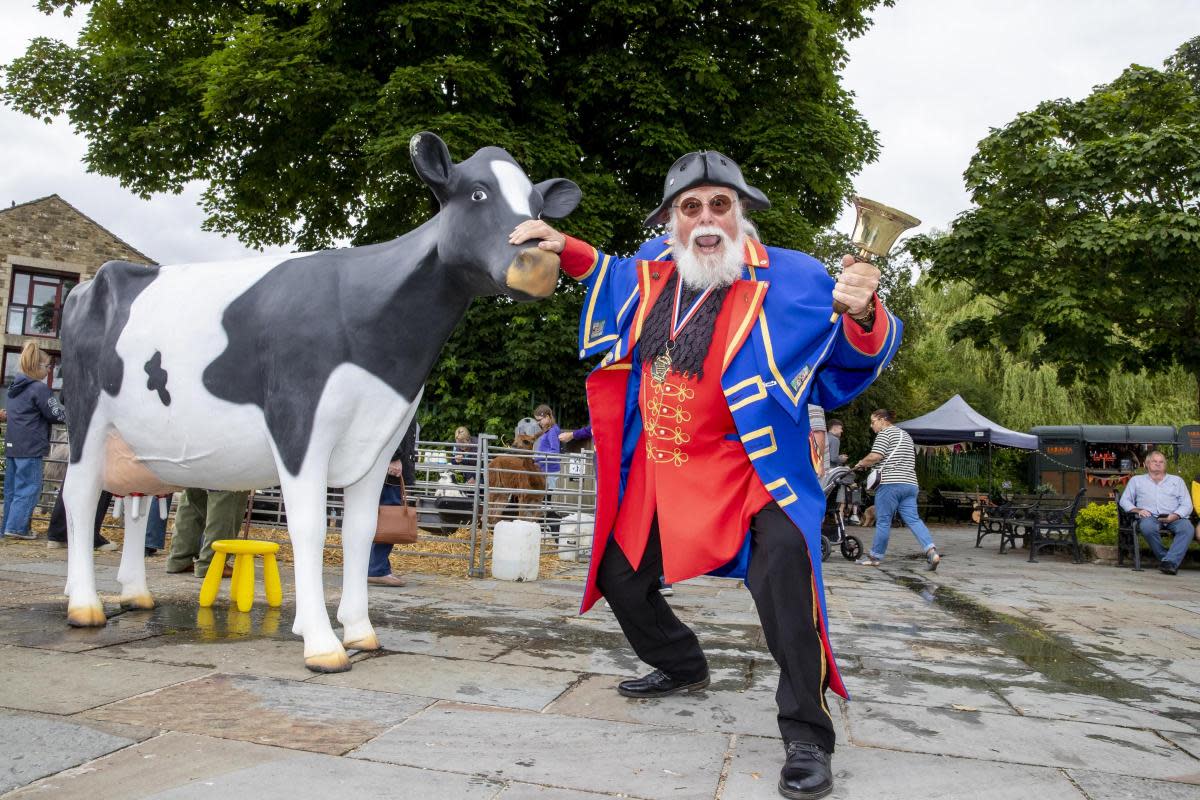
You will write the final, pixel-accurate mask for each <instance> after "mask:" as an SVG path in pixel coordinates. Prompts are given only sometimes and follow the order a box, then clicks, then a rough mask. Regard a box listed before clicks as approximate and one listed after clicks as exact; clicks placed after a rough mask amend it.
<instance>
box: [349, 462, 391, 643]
mask: <svg viewBox="0 0 1200 800" xmlns="http://www.w3.org/2000/svg"><path fill="white" fill-rule="evenodd" d="M394 449H395V447H394V446H389V447H387V448H385V449H384V454H383V457H382V458H383V460H382V461H381V462H380V463H379V464H377V465H376V467H375V468H373V469H372V470H371V471H370V472H368V473H367V477H365V478H363V479H362V480H360V481H358V482H357V483H355V484H353V485H351V486H347V487H346V489H345V500H346V516H345V518H344V519H343V520H342V602H341V604H340V605H339V606H338V612H337V618H338V622H340V623H342V625H343V626H344V628H345V630H344V632H343V635H342V643H343V644H344V645H345V646H346V647H347V648H348V649H351V650H378V649H379V639H378V637H376V636H375V629H374V628H373V627H371V620H370V617H369V616H368V614H367V562H368V561H369V560H370V556H371V542H372V540H373V539H374V538H375V523H376V521H377V519H378V516H379V492H380V489H381V488H382V487H383V476H384V474H385V473H386V472H387V464H388V462H387V459H388V458H389V457H390V456H391V454H392V451H393V450H394Z"/></svg>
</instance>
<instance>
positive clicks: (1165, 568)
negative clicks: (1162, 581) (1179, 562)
mask: <svg viewBox="0 0 1200 800" xmlns="http://www.w3.org/2000/svg"><path fill="white" fill-rule="evenodd" d="M1158 570H1159V572H1161V573H1163V574H1164V575H1174V574H1175V573H1177V572H1179V567H1177V566H1175V565H1174V564H1172V563H1171V562H1170V561H1167V560H1166V559H1163V562H1162V563H1161V564H1159V565H1158Z"/></svg>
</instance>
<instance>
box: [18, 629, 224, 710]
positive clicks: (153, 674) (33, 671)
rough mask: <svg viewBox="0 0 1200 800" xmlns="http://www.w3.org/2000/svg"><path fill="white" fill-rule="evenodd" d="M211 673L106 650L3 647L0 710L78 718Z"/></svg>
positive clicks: (201, 669) (205, 669)
mask: <svg viewBox="0 0 1200 800" xmlns="http://www.w3.org/2000/svg"><path fill="white" fill-rule="evenodd" d="M208 672H211V670H209V669H207V668H204V667H185V666H174V665H165V664H149V663H145V662H141V661H130V660H125V659H120V658H114V657H113V656H111V655H108V654H107V653H105V652H104V651H103V650H95V651H89V652H85V653H60V652H55V651H52V650H38V649H34V648H29V647H12V646H6V647H0V674H3V675H4V680H3V681H0V707H3V708H10V709H21V710H25V711H41V712H45V713H50V714H75V713H78V712H81V711H86V710H87V709H90V708H95V707H96V706H100V705H104V704H106V703H111V702H114V701H117V700H123V699H125V698H127V697H132V696H134V695H139V694H142V693H143V692H148V691H153V690H155V689H160V688H162V687H164V686H170V685H173V684H176V683H182V682H184V681H188V680H191V679H193V678H197V677H199V676H201V675H204V674H207V673H208Z"/></svg>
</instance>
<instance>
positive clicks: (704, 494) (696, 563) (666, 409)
mask: <svg viewBox="0 0 1200 800" xmlns="http://www.w3.org/2000/svg"><path fill="white" fill-rule="evenodd" d="M733 297H734V293H733V292H729V293H727V294H726V296H725V300H724V303H723V304H722V306H721V311H720V313H719V314H718V315H717V320H716V324H715V327H714V330H713V336H712V345H711V346H710V347H709V349H708V354H707V355H706V356H705V357H704V377H703V378H702V379H700V380H696V378H695V376H688V377H686V378H685V377H683V376H682V375H679V374H678V373H676V372H669V373H668V374H667V376H666V379H665V380H663V381H662V382H661V383H660V382H658V381H656V380H654V379H653V377H652V376H651V372H650V370H651V362H652V361H653V358H654V356H656V355H658V354H657V353H643V354H642V381H641V391H640V392H639V395H638V408H639V411H640V412H641V417H642V423H643V432H642V435H641V437H640V438H639V440H638V444H637V449H636V451H635V456H634V458H633V461H632V463H631V464H630V468H629V476H628V478H627V480H626V484H625V495H624V497H623V498H622V501H621V507H620V509H619V510H618V511H617V520H616V524H615V526H614V536H615V539H616V541H617V543H618V544H619V545H620V546H621V550H622V552H624V553H625V556H626V558H628V559H629V562H630V564H632V565H633V566H634V568H635V569H636V568H637V566H638V564H640V563H641V560H642V555H643V554H644V552H645V549H646V542H647V539H648V538H649V535H650V524H651V522H652V521H653V519H654V515H655V513H657V514H658V530H659V536H660V541H661V542H662V553H663V573H664V575H665V577H666V580H667V582H668V583H671V582H674V581H678V580H684V579H686V578H691V577H695V576H696V575H703V574H704V573H706V572H708V571H710V570H713V569H716V568H718V567H720V566H722V565H724V564H725V563H726V562H728V561H729V560H730V559H732V558H733V557H734V556H735V555H736V554H737V551H738V549H739V548H740V547H741V546H742V541H743V539H744V537H745V535H746V531H747V530H748V529H749V527H750V518H751V517H752V516H754V514H756V513H758V511H760V510H761V509H762V507H763V506H765V505H766V504H767V503H769V502H771V495H770V494H769V493H768V492H767V490H766V488H764V487H763V484H762V481H761V480H759V478H758V475H757V474H756V473H755V471H754V467H753V466H752V465H751V463H750V459H749V458H748V457H747V456H746V449H745V447H743V445H742V443H741V441H740V440H739V438H738V434H737V429H736V428H735V427H734V424H733V415H732V414H731V413H730V412H729V404H728V402H727V401H726V398H725V393H724V390H723V389H722V387H721V369H722V351H723V347H722V346H721V343H722V342H724V341H725V340H726V337H727V334H728V330H729V324H730V320H731V319H732V317H733V316H734V315H733V312H732V309H733V305H734V304H733V303H732V302H731V300H732V298H733Z"/></svg>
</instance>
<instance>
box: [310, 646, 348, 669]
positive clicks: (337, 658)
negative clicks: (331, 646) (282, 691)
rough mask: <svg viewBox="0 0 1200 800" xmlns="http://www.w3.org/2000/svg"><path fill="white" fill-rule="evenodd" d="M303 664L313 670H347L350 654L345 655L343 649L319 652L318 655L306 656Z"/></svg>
mask: <svg viewBox="0 0 1200 800" xmlns="http://www.w3.org/2000/svg"><path fill="white" fill-rule="evenodd" d="M304 666H306V667H308V668H309V669H310V670H312V671H313V672H321V673H327V672H348V671H349V670H350V656H348V655H346V653H345V652H344V651H341V652H336V651H335V652H333V653H321V654H320V655H318V656H307V657H305V659H304Z"/></svg>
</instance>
